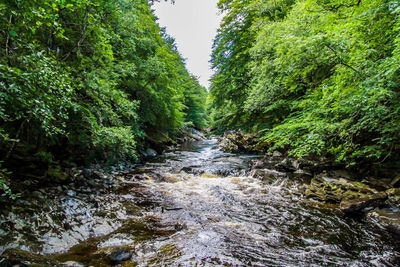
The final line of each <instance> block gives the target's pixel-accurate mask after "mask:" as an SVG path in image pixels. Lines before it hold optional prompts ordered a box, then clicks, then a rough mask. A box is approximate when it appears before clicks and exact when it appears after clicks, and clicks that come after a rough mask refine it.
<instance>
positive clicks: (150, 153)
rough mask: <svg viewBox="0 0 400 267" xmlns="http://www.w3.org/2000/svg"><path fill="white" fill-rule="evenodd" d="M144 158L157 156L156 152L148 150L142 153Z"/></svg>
mask: <svg viewBox="0 0 400 267" xmlns="http://www.w3.org/2000/svg"><path fill="white" fill-rule="evenodd" d="M143 154H144V156H145V157H155V156H157V151H155V150H154V149H151V148H148V149H146V151H145V152H144V153H143Z"/></svg>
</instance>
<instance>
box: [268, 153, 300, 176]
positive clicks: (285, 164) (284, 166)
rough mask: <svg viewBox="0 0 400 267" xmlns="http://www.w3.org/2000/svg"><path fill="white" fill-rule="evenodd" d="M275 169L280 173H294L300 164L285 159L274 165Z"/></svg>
mask: <svg viewBox="0 0 400 267" xmlns="http://www.w3.org/2000/svg"><path fill="white" fill-rule="evenodd" d="M275 152H277V151H275ZM275 152H274V153H275ZM278 153H279V152H278ZM275 168H276V169H278V170H280V171H286V172H295V171H297V170H299V169H300V163H299V161H297V160H292V159H288V158H285V159H284V160H282V161H281V162H279V163H278V164H276V165H275Z"/></svg>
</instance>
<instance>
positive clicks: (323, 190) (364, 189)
mask: <svg viewBox="0 0 400 267" xmlns="http://www.w3.org/2000/svg"><path fill="white" fill-rule="evenodd" d="M375 193H377V191H376V190H374V189H372V188H370V187H369V186H368V185H365V184H363V183H360V182H353V181H349V180H346V179H344V178H339V179H338V178H332V177H329V176H326V174H325V173H322V174H319V175H318V176H316V177H315V178H313V179H312V180H311V182H310V184H309V185H308V188H307V190H306V197H307V198H312V199H315V200H318V201H322V202H326V203H332V204H339V203H340V202H341V201H343V200H352V199H360V198H364V197H366V196H370V195H373V194H375Z"/></svg>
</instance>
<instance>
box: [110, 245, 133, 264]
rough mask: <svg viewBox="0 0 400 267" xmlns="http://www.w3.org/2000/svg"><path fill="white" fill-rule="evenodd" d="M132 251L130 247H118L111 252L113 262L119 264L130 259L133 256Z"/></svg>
mask: <svg viewBox="0 0 400 267" xmlns="http://www.w3.org/2000/svg"><path fill="white" fill-rule="evenodd" d="M132 254H133V253H132V251H130V250H128V249H122V248H116V249H114V250H113V251H112V252H111V254H110V261H111V263H112V264H119V263H121V262H123V261H128V260H130V259H131V258H132Z"/></svg>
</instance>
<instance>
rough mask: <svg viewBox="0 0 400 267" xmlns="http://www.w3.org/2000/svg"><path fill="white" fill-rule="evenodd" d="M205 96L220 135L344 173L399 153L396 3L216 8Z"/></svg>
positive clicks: (329, 1)
mask: <svg viewBox="0 0 400 267" xmlns="http://www.w3.org/2000/svg"><path fill="white" fill-rule="evenodd" d="M219 8H220V9H221V10H222V11H223V12H224V14H225V17H224V19H223V23H222V25H221V28H220V29H219V33H218V36H217V38H216V40H215V44H214V49H213V57H212V64H213V67H214V69H215V70H216V74H215V75H214V77H213V83H212V86H211V90H210V100H211V103H212V104H211V112H212V118H213V120H214V122H213V127H214V130H216V131H220V132H221V131H224V130H226V129H232V128H242V129H243V130H246V131H252V132H254V131H255V132H262V136H263V140H264V142H266V144H268V145H269V146H270V147H271V149H272V150H273V149H283V150H286V151H288V152H289V154H290V155H293V156H296V157H300V158H301V157H306V156H328V157H332V158H334V159H336V160H338V161H342V162H346V163H348V164H353V163H357V162H360V161H374V162H382V161H385V160H387V159H390V157H391V156H393V155H396V154H398V151H399V149H400V146H399V144H400V116H399V114H400V90H399V89H400V64H399V63H400V2H399V1H395V0H273V1H272V0H220V1H219Z"/></svg>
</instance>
